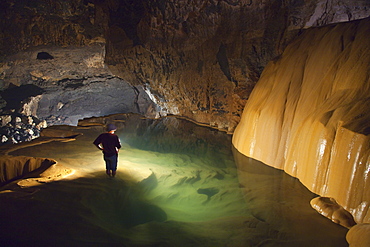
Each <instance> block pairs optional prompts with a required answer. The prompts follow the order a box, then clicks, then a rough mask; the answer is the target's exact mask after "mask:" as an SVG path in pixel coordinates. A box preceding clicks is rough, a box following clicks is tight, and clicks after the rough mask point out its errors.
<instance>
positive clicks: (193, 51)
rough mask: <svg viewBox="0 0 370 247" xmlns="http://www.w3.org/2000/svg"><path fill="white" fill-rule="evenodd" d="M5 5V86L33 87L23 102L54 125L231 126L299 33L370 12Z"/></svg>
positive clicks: (191, 4)
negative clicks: (131, 118) (128, 120)
mask: <svg viewBox="0 0 370 247" xmlns="http://www.w3.org/2000/svg"><path fill="white" fill-rule="evenodd" d="M0 11H1V16H4V17H5V18H2V19H1V20H0V27H1V30H2V32H1V33H0V42H1V43H0V57H1V59H0V88H1V89H2V90H6V89H7V88H9V87H14V86H15V87H20V89H19V90H23V89H24V88H23V86H24V85H28V84H32V85H35V86H36V87H37V88H38V89H40V92H39V93H38V94H36V95H35V94H30V95H24V97H21V98H18V102H16V103H17V105H19V107H20V108H22V107H23V105H25V108H26V109H27V112H28V113H29V114H32V115H33V116H35V117H36V116H37V117H39V118H40V119H41V120H46V121H47V122H48V124H49V125H52V124H61V123H62V124H76V122H77V119H80V118H84V117H91V116H102V115H108V114H112V113H121V112H135V113H141V114H144V115H146V116H150V117H158V116H163V115H168V114H175V115H181V116H185V117H188V118H190V119H193V120H195V121H197V122H201V123H205V124H208V125H211V126H213V127H217V128H219V129H224V130H227V131H229V132H232V131H233V130H234V128H235V126H236V125H237V123H238V122H239V120H240V115H241V112H242V109H243V107H244V105H245V102H246V100H247V99H248V97H249V94H250V92H251V90H252V89H253V87H254V85H255V83H256V81H257V80H258V78H259V76H260V73H261V72H262V70H263V68H264V67H265V65H266V64H267V62H268V61H270V60H271V59H272V58H274V57H276V56H278V55H279V54H281V52H282V50H283V48H284V47H285V46H286V44H287V43H288V42H290V40H292V38H293V37H295V36H296V35H297V33H299V32H300V30H301V29H304V28H307V27H310V26H321V25H326V24H328V23H333V22H342V21H348V20H354V19H359V18H363V17H367V16H368V15H369V12H370V10H369V8H368V1H366V0H357V1H355V2H354V1H349V0H341V1H337V0H335V1H334V0H330V1H324V0H315V1H290V2H289V4H288V3H285V2H284V1H272V0H269V1H264V2H262V3H261V2H259V1H251V0H242V1H234V0H233V1H230V0H222V1H221V0H220V1H214V0H207V1H201V2H199V1H183V0H180V1H178V0H166V1H148V0H138V1H129V0H99V1H98V0H88V1H86V0H84V1H82V0H74V1H62V0H54V1H45V0H38V1H32V2H30V1H15V0H4V1H2V2H1V4H0ZM37 88H35V89H37ZM103 89H104V90H103ZM97 95H99V97H98V96H97ZM112 97H113V98H114V103H112V102H110V101H109V102H107V98H112ZM5 103H6V104H7V105H8V107H10V105H9V102H5ZM5 103H4V101H0V105H2V106H3V105H4V104H5ZM107 104H109V105H110V106H107ZM103 106H104V107H103ZM16 110H17V111H22V110H21V109H16Z"/></svg>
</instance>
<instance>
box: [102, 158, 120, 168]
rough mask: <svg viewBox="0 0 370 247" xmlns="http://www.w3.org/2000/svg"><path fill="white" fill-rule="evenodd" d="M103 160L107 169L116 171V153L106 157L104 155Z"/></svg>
mask: <svg viewBox="0 0 370 247" xmlns="http://www.w3.org/2000/svg"><path fill="white" fill-rule="evenodd" d="M104 161H105V166H106V169H107V170H112V171H116V170H117V162H118V155H117V154H116V155H113V156H110V157H106V156H105V155H104Z"/></svg>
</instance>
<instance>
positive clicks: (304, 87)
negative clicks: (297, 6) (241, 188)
mask: <svg viewBox="0 0 370 247" xmlns="http://www.w3.org/2000/svg"><path fill="white" fill-rule="evenodd" d="M369 28H370V18H367V19H364V20H361V21H354V22H349V23H343V24H337V25H330V26H326V27H320V28H315V29H310V30H306V31H305V32H304V33H303V34H302V35H301V36H300V37H299V38H298V39H297V40H296V41H295V42H293V43H292V44H291V45H289V46H288V47H287V49H286V50H285V51H284V53H283V54H282V56H281V58H280V59H279V60H276V61H272V62H270V63H269V65H268V66H267V67H266V69H265V70H264V72H263V74H262V76H261V79H260V80H259V82H258V84H257V85H256V87H255V88H254V90H253V93H252V95H251V97H250V99H249V101H248V103H247V105H246V107H245V109H244V112H243V117H242V120H241V122H240V124H239V125H238V127H237V129H236V131H235V133H234V136H233V144H234V146H235V147H236V148H237V149H238V150H239V151H240V152H241V153H243V154H245V155H247V156H249V157H252V158H255V159H257V160H260V161H262V162H264V163H266V164H268V165H271V166H273V167H276V168H279V169H283V170H285V171H286V172H287V173H288V174H290V175H292V176H294V177H297V178H299V179H300V181H301V182H302V183H303V184H304V185H305V186H307V188H309V189H310V190H311V191H313V192H314V193H317V194H319V195H321V196H325V197H332V198H335V200H336V201H337V202H338V203H339V204H340V205H342V206H343V207H344V208H345V209H346V210H347V211H349V212H350V213H352V214H353V216H354V218H355V220H356V222H358V223H361V222H369V221H370V210H369V206H370V204H369V202H370V194H369V191H370V190H369V189H368V188H369V187H370V180H369V179H368V173H369V160H370V158H369V157H370V156H369V155H370V152H369V150H370V146H369V143H370V139H369V134H370V132H369V130H370V125H369V123H370V113H369V111H368V106H369V104H370V102H369V95H370V90H369V83H370V81H369V78H370V72H369V71H370V70H369V64H370V49H369V47H370V36H369V34H370V29H369Z"/></svg>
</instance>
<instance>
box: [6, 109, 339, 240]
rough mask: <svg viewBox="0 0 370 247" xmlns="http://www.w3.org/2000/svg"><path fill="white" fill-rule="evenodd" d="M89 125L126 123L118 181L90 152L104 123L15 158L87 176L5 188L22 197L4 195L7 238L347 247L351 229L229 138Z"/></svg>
mask: <svg viewBox="0 0 370 247" xmlns="http://www.w3.org/2000/svg"><path fill="white" fill-rule="evenodd" d="M87 121H88V122H90V123H92V122H94V121H95V122H98V123H99V122H100V123H105V122H114V123H115V124H116V125H117V126H118V131H117V134H118V135H119V136H120V138H121V141H122V144H123V148H122V151H121V152H120V154H119V168H118V174H117V177H116V178H115V179H108V178H107V177H106V176H105V173H104V162H103V160H102V157H101V153H100V152H99V151H98V150H96V149H95V148H94V146H93V145H92V141H93V140H94V139H95V137H96V136H97V135H98V134H99V133H100V132H101V131H103V127H100V126H95V127H88V128H87V127H86V128H76V130H77V131H80V132H82V133H83V135H82V136H78V137H77V139H76V141H73V142H67V143H64V142H52V143H48V144H44V145H39V146H34V147H27V148H23V149H19V150H17V151H15V152H13V153H11V154H12V155H27V156H40V157H48V158H54V159H56V160H57V161H58V162H59V163H61V164H63V165H66V166H68V167H70V168H72V169H75V170H77V171H78V172H77V173H79V174H82V175H83V176H82V177H79V178H77V177H76V178H75V179H74V180H65V181H63V180H62V181H59V182H54V183H49V184H45V185H43V186H38V187H37V188H32V187H29V188H23V189H22V188H19V187H18V188H17V187H16V186H13V187H11V186H10V185H9V186H8V187H7V188H2V190H3V191H4V190H6V189H8V190H9V189H11V190H13V191H14V192H9V193H0V200H1V201H2V203H0V214H1V215H0V217H1V218H2V221H1V223H0V224H2V225H1V227H2V229H5V230H4V231H1V233H0V238H1V239H3V240H4V241H7V243H10V244H11V243H16V244H17V246H26V245H27V244H28V243H29V242H33V243H37V244H39V245H41V244H48V245H52V246H112V245H113V246H328V247H330V246H336V247H337V246H346V242H345V239H344V236H345V232H346V229H344V228H341V227H340V226H337V225H334V224H332V223H331V222H330V221H328V220H327V219H325V218H324V217H322V216H320V215H318V214H317V213H316V212H314V211H313V210H312V209H311V208H310V207H309V204H308V202H309V200H310V199H311V198H312V197H313V196H314V195H313V194H312V193H310V192H309V191H308V190H307V189H306V188H305V187H304V186H302V185H301V184H300V183H299V181H298V180H297V179H294V178H291V177H290V176H288V175H286V174H285V173H283V172H282V171H279V170H276V169H273V168H270V167H268V166H265V165H264V164H261V163H259V162H256V161H254V160H252V159H249V158H247V157H245V156H243V155H241V154H240V153H238V152H237V151H236V150H233V148H232V146H231V136H229V135H227V134H225V133H223V132H218V131H215V130H213V129H210V128H206V127H201V126H197V125H194V124H193V123H190V122H188V121H185V120H181V119H176V118H174V117H170V118H163V119H160V120H150V119H142V118H141V117H140V116H138V115H115V116H112V117H110V118H108V119H102V118H98V119H91V120H87ZM60 128H64V127H60ZM235 161H236V162H235ZM235 164H236V165H237V166H236V165H235ZM237 168H238V169H237ZM135 176H136V177H139V179H136V180H135V179H132V178H133V177H135ZM13 185H14V184H13ZM20 195H22V196H20ZM14 222H17V223H16V224H15V223H14ZM44 235H47V236H44ZM10 246H11V245H10Z"/></svg>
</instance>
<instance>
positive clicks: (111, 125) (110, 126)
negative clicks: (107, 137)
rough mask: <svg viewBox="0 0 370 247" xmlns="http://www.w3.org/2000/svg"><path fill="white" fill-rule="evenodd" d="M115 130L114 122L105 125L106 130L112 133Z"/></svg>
mask: <svg viewBox="0 0 370 247" xmlns="http://www.w3.org/2000/svg"><path fill="white" fill-rule="evenodd" d="M116 130H117V127H116V126H115V125H114V124H108V125H107V132H109V133H114V132H115V131H116Z"/></svg>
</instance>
